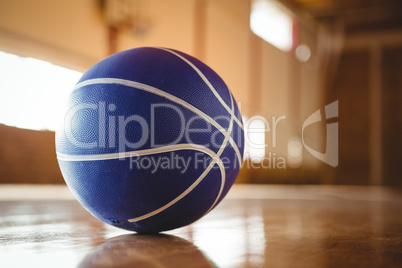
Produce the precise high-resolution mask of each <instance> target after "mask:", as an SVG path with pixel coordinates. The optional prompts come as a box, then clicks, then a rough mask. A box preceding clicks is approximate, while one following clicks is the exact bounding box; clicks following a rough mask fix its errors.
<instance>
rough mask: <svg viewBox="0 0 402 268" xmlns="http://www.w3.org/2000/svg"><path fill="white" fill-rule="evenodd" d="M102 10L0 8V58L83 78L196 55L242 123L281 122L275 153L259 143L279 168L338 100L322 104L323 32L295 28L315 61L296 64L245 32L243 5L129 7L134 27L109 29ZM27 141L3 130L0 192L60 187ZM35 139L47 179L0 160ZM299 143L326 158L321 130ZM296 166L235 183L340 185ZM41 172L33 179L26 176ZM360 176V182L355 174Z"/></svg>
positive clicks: (63, 3) (219, 1)
mask: <svg viewBox="0 0 402 268" xmlns="http://www.w3.org/2000/svg"><path fill="white" fill-rule="evenodd" d="M104 2H105V1H103V3H104ZM101 3H102V1H97V0H59V1H51V0H2V1H0V50H3V51H7V52H12V53H15V54H19V55H22V56H30V57H36V58H40V59H44V60H48V61H51V62H53V63H56V64H59V65H62V66H67V67H70V68H74V69H77V70H81V71H85V70H86V69H87V68H89V67H90V66H91V65H93V64H94V63H96V62H97V61H99V60H101V59H102V58H104V57H106V56H107V55H108V54H109V53H110V51H111V50H113V49H114V50H116V51H121V50H124V49H128V48H132V47H137V46H163V47H170V48H175V49H178V50H181V51H183V52H186V53H188V54H191V55H194V56H195V57H198V58H199V59H201V60H203V61H204V62H205V63H206V64H208V65H209V66H211V67H212V68H213V69H214V70H215V71H216V72H217V73H218V74H220V76H221V77H222V78H223V79H224V80H225V82H226V83H227V84H228V86H229V88H230V89H231V90H232V92H233V94H234V96H235V97H236V100H237V101H238V102H240V105H241V109H242V113H243V115H245V116H247V117H249V118H250V117H252V116H253V115H262V116H263V117H265V118H266V119H267V121H268V122H269V123H270V124H271V125H270V127H271V130H272V124H273V116H275V118H279V117H280V116H285V117H286V119H285V120H282V121H281V122H279V123H278V127H277V130H276V139H277V141H276V142H277V145H276V147H273V131H270V132H267V133H266V143H267V144H268V147H267V148H266V154H267V155H269V154H271V156H273V155H274V154H275V156H276V157H277V158H279V157H283V158H284V159H285V160H287V155H288V142H289V140H291V139H292V138H297V139H300V138H301V128H302V124H303V122H304V120H305V119H306V118H307V117H308V116H309V115H310V114H312V113H313V112H315V111H316V110H318V109H321V110H322V109H323V108H324V106H325V104H327V103H329V102H332V101H334V100H336V97H337V96H334V97H332V96H328V94H327V92H326V91H325V90H324V86H323V84H324V83H323V82H322V72H323V69H324V68H323V66H322V63H321V62H320V60H319V57H318V56H319V48H318V47H317V46H318V44H319V42H318V41H319V40H318V38H317V37H318V36H319V33H320V32H319V27H318V26H316V25H314V24H309V25H305V24H300V27H299V36H298V39H299V43H306V44H308V45H309V46H310V47H311V49H312V53H313V56H314V58H313V60H312V61H309V62H307V63H301V62H299V61H297V60H296V58H295V56H294V54H293V53H292V52H291V53H285V52H282V51H280V50H278V49H277V48H275V47H273V46H271V45H270V44H268V43H266V42H265V41H263V40H262V39H260V38H258V37H257V36H255V35H254V34H253V33H252V32H251V31H250V27H249V15H250V1H249V0H169V1H166V0H148V1H140V0H138V1H133V3H134V8H135V10H136V13H135V14H136V15H135V16H136V19H135V20H133V21H134V22H133V25H131V27H115V28H113V27H111V25H110V22H109V23H108V22H107V20H106V19H105V14H103V13H102V10H101ZM55 90H57V89H55ZM16 131H20V132H21V133H22V132H24V133H26V134H24V135H20V136H19V139H21V141H19V140H18V139H13V140H10V139H6V138H5V137H6V136H9V135H14V134H12V133H14V132H16ZM32 133H33V132H29V131H26V130H15V129H12V128H9V127H5V126H2V129H1V130H0V151H3V152H2V153H0V157H1V158H0V161H1V162H0V165H1V166H2V168H1V169H0V171H1V173H0V181H1V182H61V181H62V180H61V179H60V177H57V176H54V174H56V173H57V172H56V173H55V171H54V170H55V169H56V168H57V163H56V160H55V152H54V147H53V143H54V140H53V137H52V135H50V134H49V133H43V136H42V134H38V133H36V132H35V133H36V134H35V135H32ZM33 137H36V138H35V139H36V140H35V141H32V140H30V141H31V142H32V143H34V144H35V146H37V145H38V144H39V145H40V144H43V147H42V148H43V154H42V155H41V159H42V161H43V163H46V164H47V165H49V173H47V171H46V169H43V170H41V171H40V172H38V170H37V169H35V167H34V166H33V163H32V161H28V160H27V159H22V158H20V156H18V155H15V156H11V155H9V154H6V153H4V152H5V149H3V148H5V147H4V146H2V145H1V143H4V142H5V141H6V140H7V142H8V143H9V144H8V147H7V148H10V147H14V148H19V149H20V150H21V149H23V148H25V146H28V147H29V146H30V145H29V143H27V142H26V141H27V140H29V139H32V138H33ZM45 137H46V138H45ZM305 139H306V143H308V144H309V146H311V147H312V148H314V149H316V150H318V151H321V152H325V122H323V123H322V124H321V123H320V124H316V125H315V126H313V127H311V128H310V129H309V130H307V131H306V133H305ZM341 150H342V149H341ZM363 154H364V152H363ZM44 155H46V156H44ZM5 157H7V158H8V159H7V161H5ZM12 157H14V158H12ZM42 157H43V158H42ZM302 157H303V161H302V165H301V166H299V167H297V168H290V167H287V168H286V169H279V168H275V166H274V165H272V163H271V167H270V168H265V169H263V168H261V165H260V166H259V165H258V164H255V165H254V167H249V168H243V170H242V171H241V174H240V176H239V179H238V182H251V183H336V182H337V178H336V176H337V175H334V171H332V170H331V171H327V167H326V166H325V164H324V163H322V162H321V161H319V160H317V159H316V158H314V157H313V156H311V154H309V153H308V152H306V151H305V150H304V151H303V153H302ZM356 157H360V156H356ZM271 161H272V160H271ZM12 162H17V163H20V164H21V165H23V166H24V168H23V169H19V170H18V172H17V170H16V169H18V167H17V166H15V165H9V164H7V163H12ZM252 166H253V165H252ZM345 166H347V164H345ZM42 172H43V174H41V175H40V176H39V175H36V176H32V174H33V173H42ZM362 176H366V174H364V173H362ZM39 177H42V178H44V177H47V178H48V179H39ZM56 177H57V178H56ZM328 177H330V178H332V179H328ZM334 177H335V179H333V178H334ZM50 178H51V179H50ZM348 183H351V184H354V183H355V184H367V181H362V180H357V179H356V180H351V181H348Z"/></svg>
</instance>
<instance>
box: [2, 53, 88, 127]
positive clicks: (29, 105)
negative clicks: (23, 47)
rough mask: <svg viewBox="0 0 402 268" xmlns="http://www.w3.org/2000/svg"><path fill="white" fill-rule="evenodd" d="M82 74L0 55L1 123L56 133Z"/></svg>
mask: <svg viewBox="0 0 402 268" xmlns="http://www.w3.org/2000/svg"><path fill="white" fill-rule="evenodd" d="M81 75H82V73H80V72H77V71H73V70H70V69H66V68H63V67H60V66H56V65H53V64H51V63H49V62H46V61H41V60H37V59H32V58H22V57H19V56H16V55H12V54H8V53H4V52H0V77H1V78H0V123H1V124H6V125H9V126H16V127H20V128H27V129H34V130H55V129H56V127H57V125H58V124H59V121H60V118H61V117H60V116H61V112H62V111H61V109H60V107H62V106H63V105H64V102H65V100H66V99H67V96H68V94H69V93H70V92H71V90H72V89H73V87H74V85H75V83H76V82H77V81H78V79H79V78H80V77H81Z"/></svg>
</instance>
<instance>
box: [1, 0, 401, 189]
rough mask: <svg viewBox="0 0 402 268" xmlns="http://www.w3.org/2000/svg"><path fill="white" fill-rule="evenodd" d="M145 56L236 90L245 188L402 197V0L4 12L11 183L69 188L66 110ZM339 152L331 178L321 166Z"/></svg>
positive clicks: (98, 5)
mask: <svg viewBox="0 0 402 268" xmlns="http://www.w3.org/2000/svg"><path fill="white" fill-rule="evenodd" d="M139 46H162V47H168V48H173V49H177V50H180V51H183V52H185V53H188V54H190V55H192V56H194V57H196V58H198V59H200V60H202V61H203V62H205V63H206V64H207V65H209V66H210V67H211V68H212V69H214V70H215V71H216V72H217V73H218V74H219V75H220V76H221V77H222V78H223V80H224V81H225V82H226V83H227V85H228V86H229V88H230V89H231V91H232V93H233V94H234V96H235V98H236V101H237V102H238V104H239V106H240V107H241V111H242V114H243V116H244V120H245V122H246V124H245V125H246V127H247V137H248V139H249V140H250V141H251V142H252V143H253V144H254V145H256V146H252V147H253V148H248V149H247V152H246V155H245V156H246V160H245V163H244V166H243V168H242V170H241V172H240V175H239V177H238V179H237V183H276V184H347V185H388V186H402V179H401V174H402V172H401V171H402V168H401V166H402V165H401V164H399V157H400V155H401V154H400V152H401V151H402V142H401V137H402V105H400V103H401V101H402V2H401V1H398V0H58V1H52V0H0V183H41V184H45V183H49V184H62V183H64V181H63V178H62V176H61V173H60V171H59V168H58V164H57V160H56V154H55V146H54V130H55V129H56V124H57V121H58V120H57V118H58V117H59V107H60V106H61V103H62V101H63V99H65V98H66V96H67V95H68V92H69V91H71V90H72V88H73V86H74V84H75V83H76V81H77V80H78V79H79V77H80V75H81V74H82V72H85V70H87V69H88V68H89V67H91V66H92V65H93V64H95V63H96V62H98V61H99V60H101V59H103V58H104V57H106V56H108V55H110V54H112V53H115V52H118V51H122V50H126V49H129V48H134V47H139ZM331 103H332V104H334V105H335V106H332V107H335V108H336V111H337V113H335V114H334V115H335V116H332V118H329V117H328V111H327V113H326V110H325V107H326V105H328V104H331ZM316 111H318V115H321V117H320V118H321V119H322V120H318V121H317V122H315V123H313V124H310V125H308V124H305V122H306V120H307V119H308V118H309V116H310V115H312V114H314V113H316ZM247 122H248V123H247ZM328 126H332V127H333V128H332V129H335V128H337V131H336V132H332V133H333V134H334V135H332V136H329V131H327V130H328V129H329V128H328ZM335 134H336V135H335ZM327 136H328V137H330V138H328V139H327ZM264 144H266V146H263V145H264ZM307 147H308V148H309V150H307V149H306V148H307ZM329 148H331V154H332V155H331V157H332V159H333V160H334V159H335V160H336V161H333V162H331V163H332V164H327V163H324V162H323V161H321V160H320V159H318V158H317V157H315V156H313V155H312V154H311V152H312V151H316V152H319V153H321V154H325V153H326V151H329ZM333 149H334V150H333ZM335 149H336V150H335Z"/></svg>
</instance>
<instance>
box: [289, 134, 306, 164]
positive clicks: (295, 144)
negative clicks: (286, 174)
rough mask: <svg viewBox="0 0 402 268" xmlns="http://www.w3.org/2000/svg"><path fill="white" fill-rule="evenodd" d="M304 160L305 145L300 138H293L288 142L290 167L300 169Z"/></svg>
mask: <svg viewBox="0 0 402 268" xmlns="http://www.w3.org/2000/svg"><path fill="white" fill-rule="evenodd" d="M302 160H303V145H302V142H301V140H300V139H299V138H297V137H292V138H290V139H289V141H288V165H289V167H291V168H298V167H300V165H301V164H302Z"/></svg>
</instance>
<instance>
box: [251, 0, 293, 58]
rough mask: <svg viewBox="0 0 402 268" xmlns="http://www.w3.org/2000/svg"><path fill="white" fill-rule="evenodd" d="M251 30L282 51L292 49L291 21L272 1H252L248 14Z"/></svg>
mask: <svg viewBox="0 0 402 268" xmlns="http://www.w3.org/2000/svg"><path fill="white" fill-rule="evenodd" d="M250 27H251V30H252V31H253V32H254V33H255V34H256V35H258V36H259V37H261V38H262V39H264V40H265V41H267V42H268V43H270V44H272V45H274V46H276V47H277V48H279V49H281V50H283V51H289V50H290V49H291V48H292V47H293V20H292V18H291V17H290V16H289V15H288V14H287V13H286V11H285V10H284V9H283V8H282V7H280V6H279V4H278V3H277V2H276V1H272V0H253V1H252V6H251V14H250Z"/></svg>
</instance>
